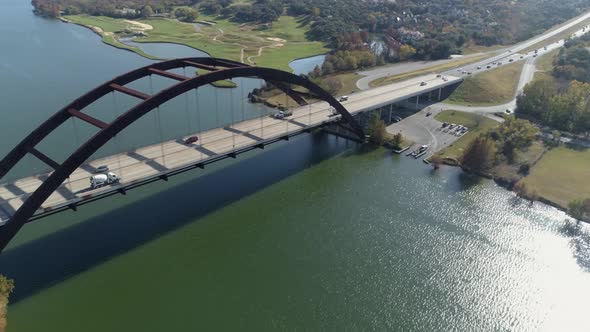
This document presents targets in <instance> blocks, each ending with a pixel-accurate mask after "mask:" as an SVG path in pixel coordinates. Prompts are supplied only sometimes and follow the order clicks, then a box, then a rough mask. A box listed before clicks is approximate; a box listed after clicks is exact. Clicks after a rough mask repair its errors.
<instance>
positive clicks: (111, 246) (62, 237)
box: [0, 133, 357, 303]
mask: <svg viewBox="0 0 590 332" xmlns="http://www.w3.org/2000/svg"><path fill="white" fill-rule="evenodd" d="M356 146H357V144H356V143H354V142H351V141H346V140H344V139H342V138H335V137H333V136H328V135H327V134H324V133H318V134H315V135H304V136H299V137H297V138H294V139H292V142H289V143H288V144H280V145H275V146H272V147H269V148H268V149H267V151H264V152H262V153H256V154H254V155H253V156H251V157H249V158H243V159H242V160H240V158H239V157H238V161H237V162H234V163H231V164H230V165H228V166H226V167H223V168H221V169H219V170H215V171H213V172H212V173H210V174H205V175H203V176H200V177H196V178H194V179H192V180H188V181H186V182H182V183H179V184H177V185H175V186H174V187H171V188H170V189H167V190H165V191H163V192H159V193H156V194H154V195H152V196H149V197H147V198H145V199H143V200H140V201H136V202H133V203H130V204H129V205H126V206H124V207H121V208H119V209H117V210H112V211H109V212H107V213H105V214H103V215H100V216H96V217H93V218H90V219H88V220H86V221H83V222H81V223H79V224H76V225H73V226H71V227H68V228H66V229H64V230H60V231H57V232H55V233H51V234H49V235H46V236H44V237H42V238H39V239H36V240H32V241H30V242H27V243H24V244H22V245H20V246H18V247H16V248H14V249H9V250H7V251H6V252H4V253H2V254H1V255H0V272H1V273H2V274H4V275H6V276H8V277H10V278H13V279H15V281H16V286H17V287H16V288H15V292H14V294H13V296H12V297H11V302H12V303H15V302H18V301H21V300H23V299H25V298H27V297H29V296H31V295H34V294H35V293H37V292H39V291H41V290H43V289H45V288H47V287H50V286H52V285H55V284H58V283H60V282H62V281H63V280H65V279H67V278H69V277H72V276H75V275H77V274H79V273H81V272H83V271H85V270H88V269H91V268H92V267H94V266H96V265H98V264H100V263H103V262H105V261H108V260H110V259H111V258H113V257H115V256H118V255H121V254H123V253H125V252H127V251H130V250H133V249H134V248H136V247H138V246H140V245H142V244H144V243H147V242H149V241H152V240H154V239H156V238H158V237H160V236H162V235H163V234H165V233H168V232H171V231H173V230H175V229H178V228H180V227H182V226H183V225H186V224H188V223H190V222H192V221H195V220H196V219H198V218H200V217H203V216H205V215H207V214H209V213H211V212H214V211H215V210H218V209H221V208H223V207H224V206H226V205H228V204H229V203H232V202H234V201H236V200H239V199H240V198H243V197H245V196H248V195H250V194H253V193H255V192H257V191H259V190H261V189H263V188H265V187H267V186H270V185H272V184H273V183H276V182H278V181H280V180H283V179H285V178H287V177H289V176H291V175H293V174H296V173H298V172H300V171H302V170H304V169H305V168H308V167H310V166H313V165H314V164H317V163H319V162H321V161H323V160H326V159H328V158H330V157H333V156H335V155H336V154H338V153H340V152H343V151H345V150H347V149H350V148H354V147H356ZM170 185H171V186H172V184H170ZM129 195H133V191H130V192H129ZM171 211H173V212H171ZM36 222H47V221H45V220H43V219H42V220H40V221H36Z"/></svg>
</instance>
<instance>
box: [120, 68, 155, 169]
mask: <svg viewBox="0 0 590 332" xmlns="http://www.w3.org/2000/svg"><path fill="white" fill-rule="evenodd" d="M150 76H151V75H150ZM112 94H113V116H114V117H115V119H117V118H118V117H119V112H118V109H119V107H118V106H119V105H118V103H117V95H116V93H115V91H113V92H112ZM115 147H116V149H117V152H116V154H117V165H118V167H119V173H121V174H120V178H121V179H123V168H122V167H121V152H123V149H121V144H120V141H119V135H115Z"/></svg>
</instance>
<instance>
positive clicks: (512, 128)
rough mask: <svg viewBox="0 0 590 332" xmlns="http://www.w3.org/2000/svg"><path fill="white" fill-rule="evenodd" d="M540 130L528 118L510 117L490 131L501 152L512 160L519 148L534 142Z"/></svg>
mask: <svg viewBox="0 0 590 332" xmlns="http://www.w3.org/2000/svg"><path fill="white" fill-rule="evenodd" d="M538 131H539V130H538V128H537V127H535V126H534V125H533V124H532V123H530V122H529V121H527V120H523V119H515V118H513V117H509V118H507V119H506V120H505V121H504V122H502V124H501V125H500V126H498V128H496V129H495V130H492V131H491V132H490V137H491V138H492V139H494V140H495V141H496V142H497V145H498V149H499V150H500V152H502V154H503V155H504V156H506V158H508V160H509V161H512V160H514V156H515V152H516V151H517V150H522V149H524V148H527V147H528V146H530V145H531V144H532V142H533V140H534V139H535V136H536V134H537V132H538Z"/></svg>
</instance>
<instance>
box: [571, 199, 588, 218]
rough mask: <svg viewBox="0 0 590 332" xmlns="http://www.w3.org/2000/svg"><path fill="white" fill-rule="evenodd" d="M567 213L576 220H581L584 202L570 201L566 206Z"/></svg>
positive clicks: (579, 200) (578, 200)
mask: <svg viewBox="0 0 590 332" xmlns="http://www.w3.org/2000/svg"><path fill="white" fill-rule="evenodd" d="M568 213H569V214H570V215H571V216H572V217H574V218H576V219H582V218H583V217H584V202H583V201H582V200H581V199H576V200H574V201H571V202H570V203H569V204H568Z"/></svg>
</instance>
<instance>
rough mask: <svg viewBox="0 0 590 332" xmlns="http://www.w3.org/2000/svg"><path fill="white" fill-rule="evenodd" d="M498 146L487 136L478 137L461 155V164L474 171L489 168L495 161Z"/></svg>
mask: <svg viewBox="0 0 590 332" xmlns="http://www.w3.org/2000/svg"><path fill="white" fill-rule="evenodd" d="M495 155H496V146H495V144H494V142H493V141H492V140H490V139H489V138H488V137H487V136H483V135H480V136H478V137H476V138H475V139H474V140H473V141H471V143H469V145H468V146H467V148H466V149H465V152H464V153H463V156H461V166H462V167H463V168H465V169H467V170H469V171H472V172H483V171H487V170H489V169H490V168H491V167H492V166H493V163H494V159H495Z"/></svg>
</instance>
